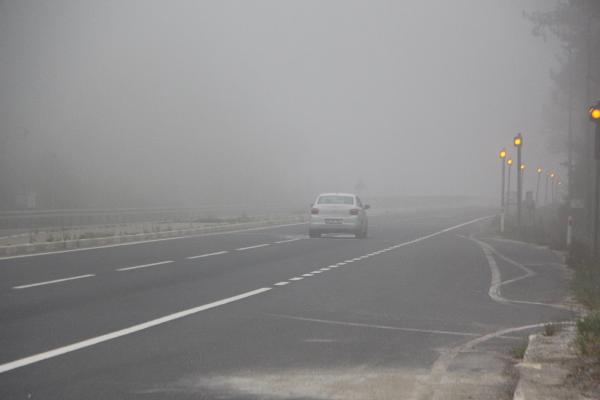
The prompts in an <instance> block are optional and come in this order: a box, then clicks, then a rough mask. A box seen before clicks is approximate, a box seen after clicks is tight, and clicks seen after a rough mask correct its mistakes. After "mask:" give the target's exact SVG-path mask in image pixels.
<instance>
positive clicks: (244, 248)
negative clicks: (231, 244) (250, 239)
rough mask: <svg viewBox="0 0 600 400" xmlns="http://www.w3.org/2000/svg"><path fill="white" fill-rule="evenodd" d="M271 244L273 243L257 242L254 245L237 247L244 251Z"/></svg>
mask: <svg viewBox="0 0 600 400" xmlns="http://www.w3.org/2000/svg"><path fill="white" fill-rule="evenodd" d="M270 245H271V243H263V244H256V245H254V246H248V247H240V248H239V249H236V250H237V251H243V250H250V249H258V248H259V247H266V246H270Z"/></svg>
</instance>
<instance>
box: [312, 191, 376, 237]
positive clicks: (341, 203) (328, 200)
mask: <svg viewBox="0 0 600 400" xmlns="http://www.w3.org/2000/svg"><path fill="white" fill-rule="evenodd" d="M311 207H312V208H311V210H310V222H309V226H308V235H309V236H310V237H311V238H314V237H320V236H321V234H323V233H350V234H353V235H355V236H356V237H357V238H364V237H367V229H368V227H369V221H368V219H367V213H366V212H365V211H366V210H368V209H369V208H370V206H369V205H368V204H364V205H363V204H362V202H361V201H360V199H359V198H358V196H357V195H355V194H350V193H322V194H320V195H319V196H318V197H317V199H316V200H315V202H314V203H313V204H312V206H311Z"/></svg>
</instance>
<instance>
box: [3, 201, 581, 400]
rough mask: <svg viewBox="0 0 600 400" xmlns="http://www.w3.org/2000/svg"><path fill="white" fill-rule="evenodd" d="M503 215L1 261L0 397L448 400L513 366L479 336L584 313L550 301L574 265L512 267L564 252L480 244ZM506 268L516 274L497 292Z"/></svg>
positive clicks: (217, 237)
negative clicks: (468, 381)
mask: <svg viewBox="0 0 600 400" xmlns="http://www.w3.org/2000/svg"><path fill="white" fill-rule="evenodd" d="M491 212H492V211H490V210H481V209H462V210H438V211H435V212H433V211H429V212H420V213H417V212H415V213H402V214H380V215H377V216H372V217H371V219H370V232H369V237H368V238H367V239H362V240H360V239H353V238H349V237H340V236H338V237H326V238H321V239H308V238H307V235H306V233H307V227H306V226H305V225H302V224H295V225H289V226H280V227H272V228H261V229H254V230H245V231H239V232H235V233H220V234H213V235H203V236H197V237H191V238H185V239H176V240H160V241H153V242H149V243H143V244H135V245H126V246H114V247H106V248H101V249H87V250H85V251H73V252H64V253H58V254H48V255H40V256H34V257H19V258H10V259H3V260H0V398H1V399H28V398H32V399H121V398H127V399H129V398H134V399H138V398H139V399H164V398H169V399H213V398H226V399H262V398H298V399H299V398H302V399H327V398H340V399H354V398H356V399H359V398H360V399H376V398H382V399H384V398H385V399H387V398H415V399H421V398H436V396H437V397H439V393H438V392H439V390H440V388H442V386H443V382H444V380H443V379H442V378H443V376H445V375H446V374H453V373H454V374H456V373H458V372H457V371H459V372H460V373H463V374H466V375H469V374H470V372H469V371H474V372H472V374H476V373H477V371H480V370H486V369H488V370H494V369H498V368H500V370H501V369H502V368H503V367H502V366H501V365H499V364H498V365H496V364H494V361H490V359H489V358H481V357H480V358H469V357H471V356H472V352H471V353H469V351H470V350H473V349H474V348H475V347H474V346H478V347H477V348H479V349H483V350H482V352H483V353H486V352H487V353H489V352H498V351H503V352H505V353H506V352H508V351H510V349H511V348H514V347H515V345H517V344H518V343H521V342H522V340H523V337H526V335H527V333H530V330H529V328H522V327H524V326H528V325H532V324H539V323H544V322H547V321H562V320H566V319H568V318H571V317H572V315H573V314H572V313H571V312H569V311H568V310H564V309H562V308H560V307H554V306H545V305H544V304H543V303H550V304H551V303H556V302H557V301H559V300H560V299H561V298H562V297H563V295H564V290H565V289H564V282H563V280H562V278H563V277H562V275H561V273H558V272H556V271H555V272H551V271H552V270H551V269H547V271H550V272H547V273H546V272H545V271H537V272H538V273H535V274H531V276H527V277H525V278H527V279H521V278H519V277H520V276H522V275H523V272H524V271H525V270H523V268H522V267H523V265H520V264H519V263H515V262H514V260H516V259H519V258H520V257H525V258H527V257H529V259H528V262H529V263H530V264H531V265H534V264H535V265H538V266H539V265H541V264H540V259H541V260H542V261H543V262H547V263H550V264H551V263H555V260H552V259H548V260H545V259H543V257H542V256H541V255H540V254H537V253H535V251H534V250H531V249H529V248H525V247H523V246H520V247H519V246H517V245H511V244H510V243H504V242H494V241H492V240H487V243H488V245H489V246H492V247H489V248H488V250H487V253H486V251H484V247H482V246H488V245H485V244H481V243H480V242H477V241H475V240H472V239H470V238H469V237H470V236H472V235H480V234H482V233H485V231H486V229H487V227H488V226H489V224H490V219H485V218H483V217H486V216H488V215H489V214H490V213H491ZM484 241H485V240H484ZM503 246H504V247H503ZM498 249H499V250H498ZM496 250H497V251H498V252H502V253H501V254H503V255H507V256H506V257H504V258H502V257H501V256H499V255H498V254H493V253H492V252H493V251H496ZM534 253H535V254H534ZM490 257H491V258H492V259H493V260H495V263H494V261H492V263H494V264H496V265H495V267H494V266H490ZM540 257H542V258H540ZM547 257H550V256H547ZM511 262H512V263H511ZM494 268H496V269H497V270H499V271H500V272H499V274H501V278H499V279H501V281H502V280H510V279H515V278H517V281H518V282H517V281H515V282H514V284H511V285H510V289H509V286H508V285H507V286H506V290H504V291H502V292H500V291H498V295H499V296H500V297H494V296H495V295H494V293H495V292H494V291H493V290H490V287H491V286H493V283H494V279H495V277H496V278H498V277H499V276H500V275H498V274H497V276H496V275H494V271H495V270H494ZM531 268H534V267H533V266H532V267H530V269H531ZM553 274H554V275H553ZM533 275H536V276H533ZM535 278H543V279H535ZM501 281H497V282H496V284H501ZM491 292H494V293H492V294H490V293H491ZM507 293H509V294H510V295H511V296H512V297H511V298H512V299H520V302H511V300H509V299H507V298H505V297H502V296H506V297H508V295H507ZM538 303H539V304H538ZM510 328H514V329H513V330H510ZM505 329H509V330H508V331H506V332H504V333H502V332H501V333H498V334H496V335H494V333H495V332H499V331H502V330H505ZM485 335H490V336H489V337H487V336H485ZM482 337H483V338H484V339H481V338H482ZM487 353H486V354H487ZM466 354H471V355H470V356H467V355H466ZM448 381H449V380H448V379H446V380H445V382H448ZM457 381H458V380H457ZM506 381H507V382H508V384H509V383H510V379H507V380H506ZM505 383H506V382H502V385H504V384H505ZM440 385H442V386H440ZM490 385H491V386H493V382H492V383H491V384H490ZM502 385H500V386H502ZM463 386H464V385H463ZM497 386H498V385H497ZM502 387H504V386H502ZM463 389H464V387H463ZM463 389H461V390H463ZM467 389H468V387H467ZM474 390H475V389H474ZM502 390H504V389H502ZM490 396H492V395H490ZM494 396H495V395H494ZM441 398H444V397H443V396H442V397H441ZM490 398H494V397H490ZM496 398H497V396H496Z"/></svg>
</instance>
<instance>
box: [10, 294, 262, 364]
mask: <svg viewBox="0 0 600 400" xmlns="http://www.w3.org/2000/svg"><path fill="white" fill-rule="evenodd" d="M271 289H272V288H270V287H264V288H260V289H256V290H252V291H250V292H246V293H242V294H238V295H236V296H232V297H228V298H226V299H222V300H218V301H215V302H212V303H208V304H204V305H201V306H198V307H193V308H188V309H187V310H183V311H179V312H176V313H173V314H169V315H165V316H164V317H160V318H156V319H153V320H150V321H147V322H143V323H141V324H138V325H133V326H130V327H129V328H125V329H121V330H118V331H114V332H110V333H106V334H104V335H100V336H96V337H93V338H90V339H86V340H82V341H81V342H76V343H73V344H70V345H67V346H63V347H58V348H56V349H53V350H50V351H46V352H43V353H39V354H35V355H32V356H29V357H25V358H21V359H19V360H15V361H11V362H8V363H6V364H2V365H0V374H1V373H4V372H7V371H10V370H13V369H16V368H20V367H24V366H26V365H30V364H34V363H38V362H40V361H43V360H47V359H49V358H53V357H57V356H60V355H63V354H66V353H70V352H73V351H76V350H80V349H83V348H85V347H90V346H94V345H96V344H98V343H102V342H106V341H109V340H112V339H116V338H119V337H121V336H126V335H131V334H132V333H136V332H139V331H143V330H145V329H149V328H153V327H155V326H158V325H162V324H165V323H167V322H170V321H174V320H176V319H180V318H184V317H187V316H190V315H193V314H197V313H199V312H201V311H205V310H209V309H211V308H215V307H219V306H223V305H225V304H228V303H233V302H234V301H238V300H242V299H245V298H247V297H250V296H255V295H257V294H260V293H264V292H266V291H269V290H271Z"/></svg>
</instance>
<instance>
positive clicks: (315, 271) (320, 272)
mask: <svg viewBox="0 0 600 400" xmlns="http://www.w3.org/2000/svg"><path fill="white" fill-rule="evenodd" d="M322 273H323V271H319V270H318V269H316V270H314V271H311V274H322Z"/></svg>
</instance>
